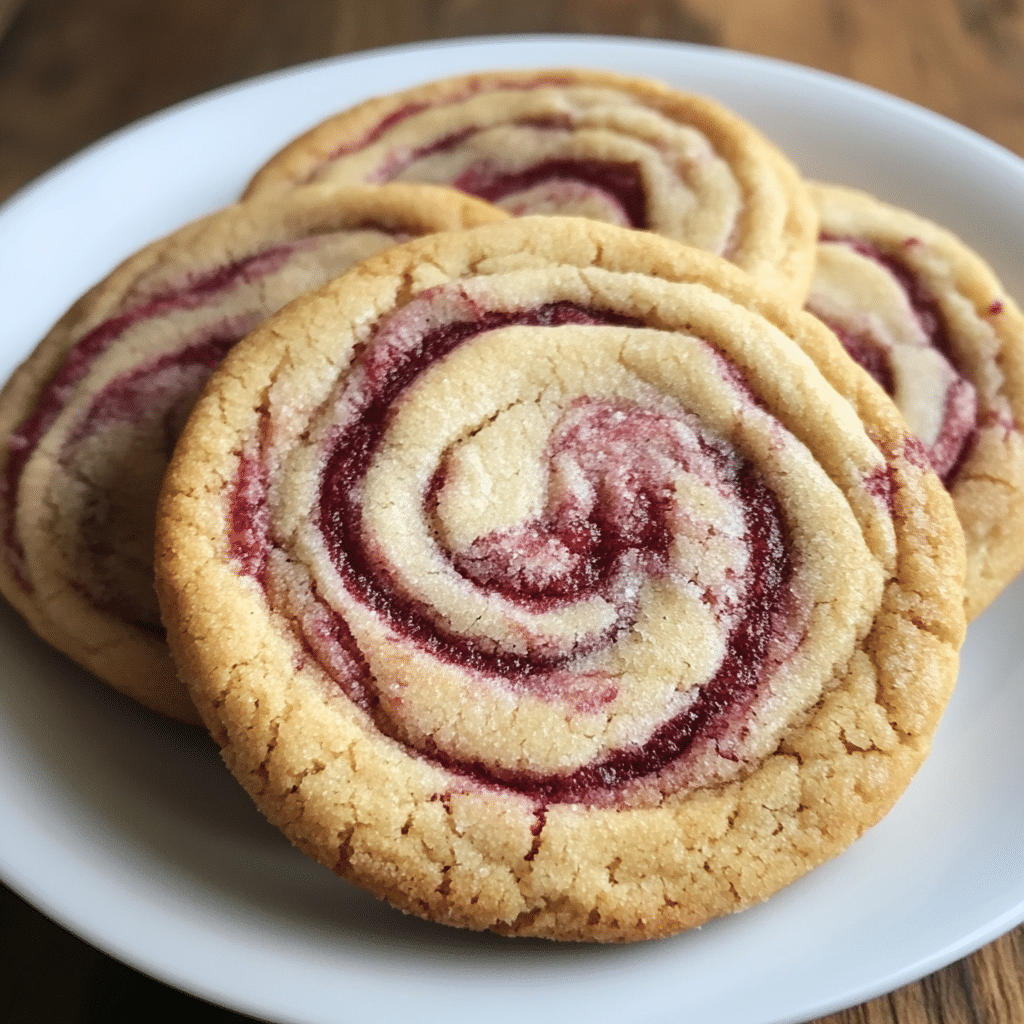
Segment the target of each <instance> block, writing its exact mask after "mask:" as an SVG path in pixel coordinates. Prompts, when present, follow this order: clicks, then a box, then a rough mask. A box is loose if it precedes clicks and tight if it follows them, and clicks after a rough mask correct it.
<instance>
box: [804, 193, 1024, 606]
mask: <svg viewBox="0 0 1024 1024" xmlns="http://www.w3.org/2000/svg"><path fill="white" fill-rule="evenodd" d="M812 194H813V196H814V198H815V201H816V203H817V205H818V209H819V212H820V216H821V238H820V242H819V246H818V259H817V266H816V270H815V275H814V280H813V284H812V288H811V294H810V297H809V299H808V303H807V308H808V309H809V310H810V311H811V312H813V313H814V314H815V315H816V316H817V317H819V318H820V319H821V320H823V321H824V322H825V323H826V324H828V326H829V327H831V328H832V330H833V331H834V332H835V333H836V335H837V336H838V337H839V339H840V341H841V342H842V343H843V346H844V348H845V349H846V350H847V352H849V354H850V355H851V356H852V357H853V358H854V359H855V360H856V361H857V362H858V363H860V364H861V365H862V366H863V367H864V368H865V369H867V370H868V372H869V373H870V374H871V375H872V376H873V377H874V378H875V379H876V380H877V381H878V382H879V384H881V385H882V387H883V388H884V389H885V390H886V391H887V392H888V393H889V394H890V395H891V396H892V398H893V399H894V401H895V402H896V404H897V406H898V407H899V409H900V411H901V412H902V413H903V416H904V418H905V419H906V421H907V423H908V425H909V426H910V429H911V430H912V431H913V433H914V434H915V435H916V436H917V437H918V438H919V439H920V440H921V442H922V443H923V444H924V446H925V449H926V450H927V452H928V457H929V459H930V461H931V463H932V466H933V468H934V469H935V471H936V472H937V473H938V474H939V475H940V476H941V477H942V479H943V481H944V482H945V484H946V486H947V487H948V488H949V491H950V494H951V495H952V497H953V502H954V505H955V506H956V510H957V513H958V515H959V517H960V522H961V524H962V526H963V529H964V532H965V533H966V535H967V590H966V606H967V615H968V619H972V618H974V617H975V616H976V615H978V614H979V613H980V612H981V611H982V610H984V608H985V607H986V606H987V605H988V604H989V603H990V602H991V601H992V600H993V599H994V598H995V597H996V596H997V595H998V594H999V593H1000V591H1001V590H1002V589H1003V588H1004V587H1005V586H1006V584H1008V583H1009V582H1010V581H1011V580H1012V579H1013V578H1014V576H1016V575H1017V573H1018V572H1019V571H1020V570H1021V568H1024V436H1022V433H1021V430H1022V425H1024V316H1022V315H1021V311H1020V310H1019V309H1018V307H1017V305H1016V304H1015V303H1014V302H1013V300H1012V299H1011V298H1010V297H1009V296H1008V295H1007V294H1006V291H1005V289H1004V288H1003V286H1002V285H1001V284H1000V283H999V281H998V280H997V279H996V277H995V275H994V274H993V272H992V270H991V269H990V268H989V267H988V266H987V265H986V264H985V263H984V262H983V261H982V260H981V258H980V257H979V256H978V255H977V254H975V253H974V252H972V251H971V250H969V249H968V248H967V247H966V246H965V245H964V244H963V243H962V242H961V241H959V239H957V238H955V237H954V236H953V235H951V234H950V233H949V232H948V231H946V230H944V229H942V228H940V227H937V226H936V225H935V224H933V223H931V222H930V221H927V220H924V219H923V218H921V217H918V216H916V215H914V214H911V213H908V212H907V211H905V210H900V209H896V208H894V207H892V206H889V205H887V204H885V203H882V202H880V201H879V200H877V199H875V198H873V197H872V196H869V195H866V194H864V193H862V192H855V191H852V190H849V189H843V188H837V187H835V186H824V185H816V186H813V187H812Z"/></svg>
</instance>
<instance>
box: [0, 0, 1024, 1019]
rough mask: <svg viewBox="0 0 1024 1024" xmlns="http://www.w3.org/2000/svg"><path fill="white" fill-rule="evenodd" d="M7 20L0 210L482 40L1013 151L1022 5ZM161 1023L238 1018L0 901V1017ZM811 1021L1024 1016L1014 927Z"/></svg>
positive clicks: (552, 8) (451, 3) (113, 0)
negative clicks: (806, 74) (547, 35)
mask: <svg viewBox="0 0 1024 1024" xmlns="http://www.w3.org/2000/svg"><path fill="white" fill-rule="evenodd" d="M5 23H6V33H5V34H4V36H3V38H2V39H0V199H3V198H5V197H7V196H8V195H10V194H11V193H12V192H14V191H15V190H16V189H17V188H19V187H20V186H22V185H24V184H26V183H27V182H29V181H30V180H31V179H32V178H34V177H35V176H36V175H38V174H40V173H41V172H43V171H45V170H46V169H47V168H49V167H52V166H53V165H54V164H55V163H57V162H58V161H60V160H61V159H63V158H64V157H66V156H69V155H71V154H72V153H74V152H76V151H77V150H79V149H81V148H82V147H83V146H85V145H87V144H88V143H90V142H92V141H94V140H95V139H97V138H100V137H101V136H103V135H106V134H107V133H109V132H111V131H113V130H115V129H117V128H119V127H121V126H123V125H125V124H127V123H129V122H131V121H133V120H135V119H137V118H139V117H141V116H143V115H146V114H149V113H152V112H153V111H156V110H159V109H161V108H163V107H166V106H168V105H169V104H172V103H175V102H178V101H179V100H183V99H187V98H189V97H192V96H196V95H198V94H200V93H202V92H206V91H207V90H210V89H213V88H216V87H218V86H222V85H227V84H229V83H232V82H237V81H239V80H241V79H244V78H248V77H250V76H252V75H257V74H261V73H263V72H267V71H273V70H276V69H278V68H283V67H287V66H289V65H293V64H298V63H301V62H304V61H309V60H314V59H316V58H320V57H325V56H329V55H333V54H341V53H350V52H354V51H358V50H363V49H367V48H370V47H376V46H384V45H389V44H395V43H405V42H412V41H417V40H427V39H442V38H448V37H458V36H470V35H490V34H496V33H522V32H583V33H600V34H615V35H624V36H643V37H651V38H660V39H675V40H683V41H688V42H697V43H704V44H709V45H717V46H725V47H731V48H734V49H738V50H746V51H750V52H754V53H760V54H766V55H769V56H774V57H780V58H783V59H786V60H791V61H796V62H799V63H801V64H806V65H809V66H811V67H816V68H820V69H823V70H826V71H831V72H835V73H837V74H840V75H844V76H846V77H849V78H853V79H856V80H858V81H860V82H864V83H867V84H869V85H872V86H876V87H877V88H879V89H883V90H886V91H888V92H891V93H894V94H896V95H897V96H901V97H904V98H906V99H909V100H913V101H914V102H916V103H919V104H921V105H922V106H925V107H928V108H930V109H932V110H935V111H937V112H939V113H941V114H945V115H946V116H948V117H951V118H953V119H954V120H956V121H959V122H960V123H962V124H964V125H967V126H968V127H970V128H973V129H975V130H976V131H978V132H981V133H982V134H984V135H986V136H988V137H989V138H990V139H993V140H995V141H996V142H998V143H1000V144H1002V145H1003V146H1005V147H1007V148H1008V149H1010V150H1012V151H1013V152H1015V153H1017V154H1018V155H1021V156H1024V2H1022V0H774V2H773V3H767V2H765V0H514V2H512V3H504V2H496V0H372V2H361V0H349V2H343V0H288V2H282V0H234V2H231V3H218V2H208V0H163V2H153V0H24V2H23V3H22V4H21V5H20V7H19V4H18V3H16V2H12V0H7V2H3V0H0V32H3V31H4V28H5ZM439 74H443V68H442V69H439ZM1018 298H1024V296H1018ZM158 1011H164V1012H165V1013H170V1014H174V1015H175V1016H176V1017H178V1018H180V1019H181V1020H185V1021H198V1022H205V1021H215V1022H228V1021H241V1020H245V1019H248V1018H243V1017H241V1016H239V1015H237V1014H234V1013H231V1012H229V1011H227V1010H223V1009H220V1008H217V1007H213V1006H209V1005H208V1004H205V1003H203V1002H201V1001H200V1000H198V999H194V998H192V997H191V996H187V995H184V994H182V993H179V992H175V991H174V990H172V989H170V988H167V987H166V986H164V985H161V984H160V983H158V982H155V981H152V980H150V979H148V978H145V977H143V976H142V975H140V974H137V973H136V972H134V971H132V970H131V969H130V968H127V967H125V966H123V965H121V964H119V963H117V962H116V961H114V960H111V959H110V958H108V957H106V956H105V955H104V954H102V953H99V952H97V951H96V950H94V949H92V948H91V947H89V946H87V945H86V944H85V943H83V942H81V941H79V940H78V939H76V938H74V937H72V936H70V935H68V934H67V933H66V932H64V931H63V930H62V929H61V928H59V927H58V926H57V925H55V924H53V923H51V922H50V921H49V920H47V919H46V918H45V917H44V916H43V915H41V914H39V913H38V912H37V911H35V910H34V909H32V908H31V907H29V906H28V905H27V904H25V903H24V902H23V901H22V900H20V899H19V898H18V897H17V896H16V895H14V894H13V893H11V892H10V891H9V890H6V889H4V890H2V891H0V1021H2V1022H3V1024H29V1022H32V1024H35V1022H40V1024H51V1022H69V1024H71V1022H73V1024H108V1022H119V1021H145V1020H149V1019H150V1018H151V1017H153V1016H154V1015H155V1014H156V1013H157V1012H158ZM458 1024H462V1022H458ZM473 1024H485V1022H473ZM820 1024H1024V928H1018V929H1016V930H1015V931H1013V932H1011V933H1010V934H1008V935H1006V936H1004V937H1002V938H1001V939H998V940H997V941H995V942H993V943H992V944H990V945H988V946H986V947H984V948H983V949H981V950H979V951H978V952H976V953H975V954H973V955H972V956H969V957H967V958H966V959H964V960H962V961H960V962H958V963H955V964H953V965H951V966H949V967H947V968H945V969H944V970H942V971H939V972H938V973H937V974H934V975H932V976H931V977H928V978H925V979H924V980H922V981H920V982H917V983H915V984H912V985H908V986H907V987H905V988H903V989H900V990H898V991H896V992H894V993H892V994H890V995H887V996H884V997H881V998H878V999H874V1000H872V1001H871V1002H868V1003H865V1004H864V1005H862V1006H859V1007H854V1008H852V1009H849V1010H845V1011H843V1012H841V1013H836V1014H834V1015H832V1016H830V1017H827V1018H823V1019H822V1021H821V1022H820Z"/></svg>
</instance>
